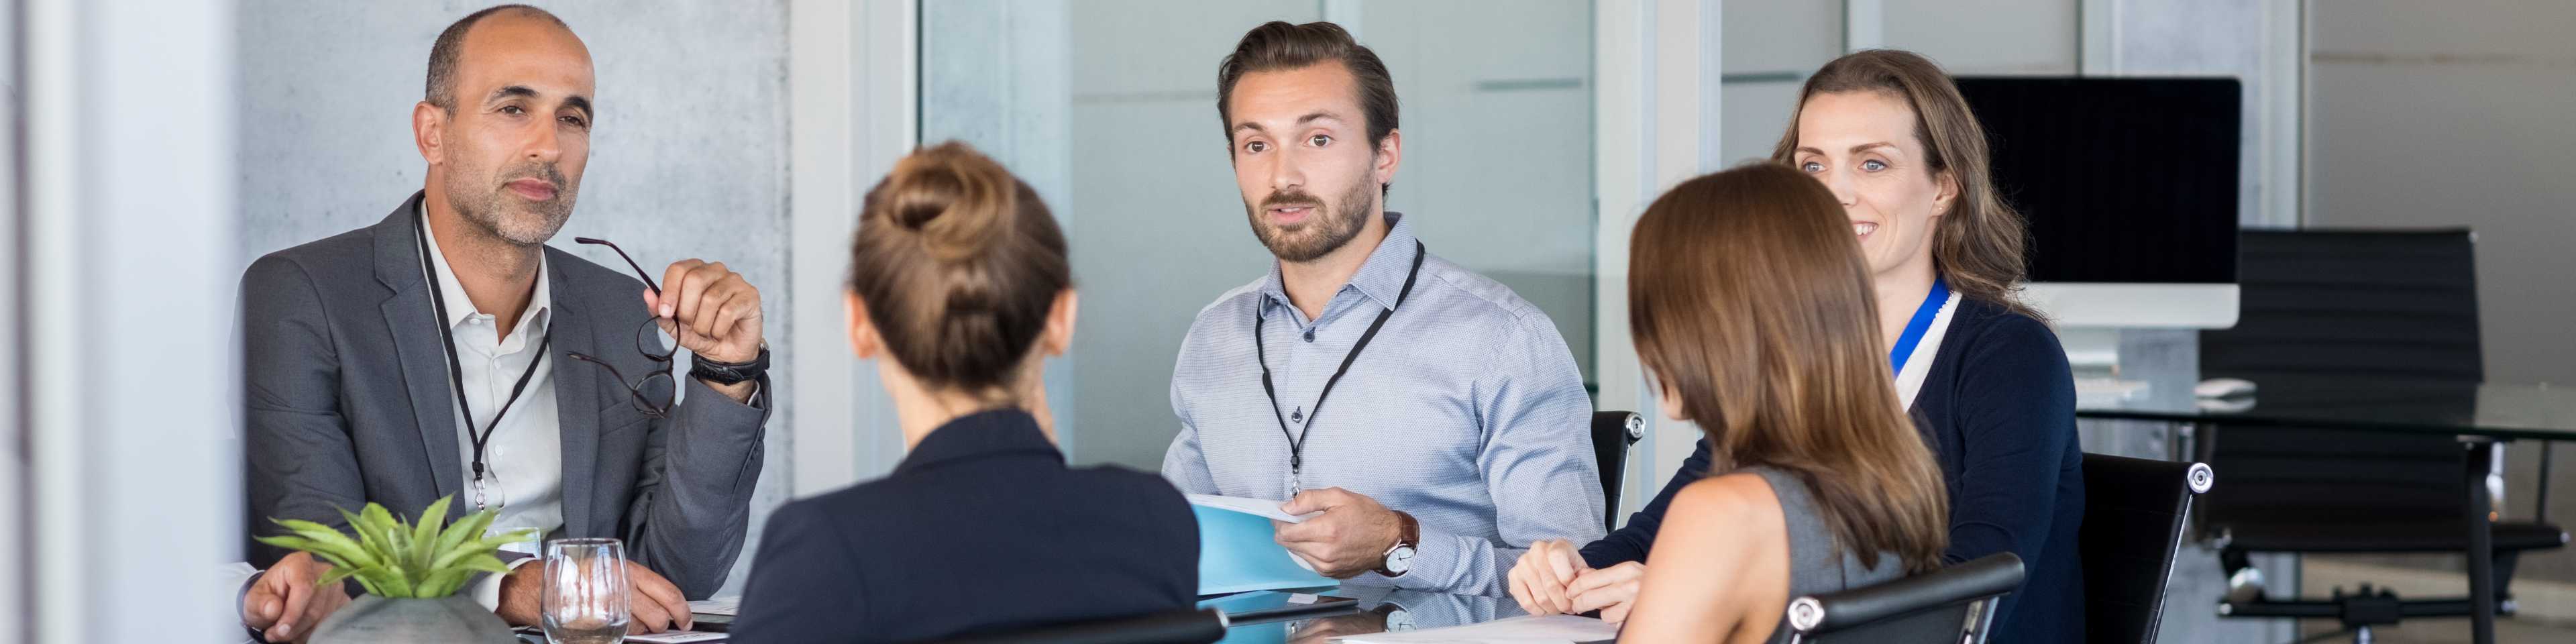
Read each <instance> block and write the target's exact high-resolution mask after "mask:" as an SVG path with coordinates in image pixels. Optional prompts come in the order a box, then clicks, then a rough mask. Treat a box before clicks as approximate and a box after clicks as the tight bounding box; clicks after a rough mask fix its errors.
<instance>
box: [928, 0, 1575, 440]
mask: <svg viewBox="0 0 2576 644" xmlns="http://www.w3.org/2000/svg"><path fill="white" fill-rule="evenodd" d="M1593 13H1594V12H1593V8H1592V6H1591V3H1589V2H1561V1H1556V0H1511V1H1505V2H1495V1H1481V0H1434V1H1420V2H1351V1H1326V2H1316V1H1312V0H1309V1H1303V2H1267V3H1263V2H1240V3H1238V2H1225V3H1210V2H1197V1H1193V0H1038V1H1030V2H1013V1H1003V0H972V1H943V2H930V3H923V4H922V5H921V16H920V20H921V22H920V24H921V45H920V52H921V53H920V56H921V60H920V65H921V67H920V70H921V77H920V122H921V140H922V141H923V142H925V143H928V142H938V141H944V140H949V139H956V140H960V141H964V142H966V143H969V144H972V145H974V146H976V147H977V148H979V149H981V150H983V151H984V152H985V153H987V154H990V155H993V156H994V157H995V158H996V159H998V160H1000V161H1001V162H1002V163H1003V164H1004V165H1006V166H1008V167H1010V169H1011V170H1012V171H1013V172H1015V173H1018V174H1019V175H1020V176H1021V177H1022V178H1023V179H1025V180H1027V181H1028V182H1029V183H1030V185H1031V186H1033V187H1035V188H1036V189H1037V190H1038V192H1039V194H1040V195H1041V196H1043V197H1044V198H1045V199H1046V200H1047V203H1048V205H1049V206H1051V207H1052V208H1053V210H1054V212H1055V214H1056V217H1057V218H1058V220H1059V222H1060V223H1062V224H1063V225H1064V227H1065V230H1066V233H1067V235H1068V237H1069V242H1070V244H1071V247H1072V252H1073V264H1074V280H1075V282H1076V284H1077V287H1078V288H1080V289H1081V292H1082V304H1083V307H1082V308H1083V314H1082V318H1081V325H1080V327H1079V328H1078V331H1077V333H1076V339H1075V342H1074V349H1073V351H1072V352H1071V354H1070V355H1069V356H1067V357H1066V358H1063V359H1059V360H1058V361H1057V362H1056V363H1055V364H1053V365H1051V366H1050V367H1049V369H1048V371H1047V380H1048V383H1047V386H1048V396H1049V404H1050V405H1052V406H1053V408H1054V410H1055V413H1056V418H1057V422H1058V424H1059V425H1058V434H1059V438H1060V441H1061V442H1062V443H1063V444H1064V446H1065V448H1066V451H1067V453H1068V455H1069V456H1070V458H1071V459H1072V460H1073V461H1075V462H1077V463H1119V464H1124V465H1128V466H1132V467H1137V468H1141V469H1146V470H1153V469H1156V468H1158V467H1159V466H1160V465H1161V463H1162V456H1163V451H1164V449H1165V448H1166V447H1167V446H1169V445H1170V443H1171V440H1172V436H1173V435H1174V434H1175V433H1176V432H1177V431H1178V430H1179V425H1178V421H1177V420H1175V419H1174V417H1173V415H1172V410H1171V403H1170V395H1169V394H1170V383H1171V374H1172V364H1173V359H1174V358H1175V356H1176V354H1177V352H1178V350H1179V347H1180V343H1181V339H1182V336H1183V335H1184V334H1186V333H1187V332H1188V330H1189V326H1190V322H1191V320H1192V319H1193V318H1194V317H1195V316H1196V315H1197V313H1198V311H1199V309H1200V308H1202V307H1204V306H1206V305H1207V304H1208V302H1210V301H1213V300H1215V299H1216V297H1217V295H1219V294H1221V293H1224V292H1225V291H1227V290H1230V289H1233V288H1235V287H1238V286H1242V285H1244V284H1246V283H1249V282H1252V281H1254V280H1256V279H1259V278H1261V276H1262V275H1263V274H1264V273H1265V272H1266V271H1268V270H1269V267H1270V264H1271V259H1270V255H1269V253H1268V251H1266V250H1265V249H1263V248H1262V246H1261V244H1260V242H1259V241H1258V240H1256V239H1255V238H1254V237H1253V235H1252V231H1251V230H1250V228H1249V226H1248V225H1247V224H1246V223H1245V219H1244V214H1243V201H1242V197H1241V194H1240V193H1239V192H1238V191H1237V189H1236V188H1235V183H1234V178H1233V171H1232V169H1231V168H1230V166H1229V165H1228V163H1227V156H1226V138H1225V134H1224V128H1223V127H1222V126H1221V125H1220V123H1219V120H1218V118H1217V116H1216V71H1217V63H1218V61H1219V60H1221V59H1223V58H1224V57H1225V55H1226V54H1228V53H1230V52H1232V51H1233V48H1234V44H1235V41H1236V40H1237V39H1239V38H1241V37H1242V35H1243V33H1244V32H1245V31H1247V30H1249V29H1251V28H1252V27H1254V26H1256V25H1259V24H1261V23H1263V22H1266V21H1270V20H1286V21H1290V22H1308V21H1314V20H1332V21H1334V22H1336V23H1339V24H1341V25H1343V26H1344V27H1345V28H1349V29H1351V30H1352V31H1353V32H1354V33H1355V34H1356V35H1357V36H1358V37H1359V39H1360V41H1361V43H1362V44H1366V45H1368V46H1369V47H1370V48H1371V49H1374V50H1375V51H1376V52H1377V53H1378V56H1379V57H1380V58H1382V59H1384V60H1385V61H1386V63H1387V66H1388V69H1389V71H1390V72H1391V73H1392V74H1393V75H1394V77H1395V87H1396V93H1397V96H1398V98H1399V99H1400V101H1401V105H1402V108H1401V109H1402V111H1401V114H1402V121H1401V130H1402V132H1403V133H1404V152H1405V156H1404V163H1403V165H1402V167H1401V168H1400V169H1399V170H1398V171H1397V174H1396V180H1395V182H1394V189H1393V193H1392V194H1391V195H1390V196H1389V197H1388V208H1389V209H1390V210H1395V211H1398V212H1403V213H1406V215H1407V217H1408V218H1409V220H1410V221H1411V222H1413V225H1414V226H1415V229H1416V231H1417V233H1418V234H1419V235H1420V236H1421V238H1422V239H1423V241H1424V243H1425V244H1427V245H1428V246H1429V248H1430V249H1431V250H1432V251H1433V252H1435V253H1438V254H1439V255H1441V256H1442V257H1445V258H1448V259H1450V260H1452V261H1455V262H1458V263H1459V264H1461V265H1464V266H1466V267H1467V268H1469V269H1471V270H1474V271H1477V272H1479V273H1482V274H1484V275H1486V276H1489V277H1492V278H1494V279H1496V280H1498V281H1501V282H1502V283H1504V284H1505V285H1508V286H1510V287H1511V288H1512V289H1513V290H1514V291H1516V292H1518V293H1519V294H1520V295H1521V297H1523V298H1525V299H1528V300H1529V301H1531V302H1532V303H1534V304H1536V305H1538V307H1539V308H1541V309H1542V310H1545V311H1546V312H1547V314H1548V315H1549V316H1550V317H1551V318H1553V319H1554V321H1555V322H1556V326H1557V329H1558V330H1559V331H1560V332H1561V333H1563V334H1564V335H1565V339H1566V344H1567V346H1569V347H1571V348H1572V349H1573V351H1574V354H1575V359H1576V361H1577V363H1578V364H1579V365H1581V367H1582V369H1583V371H1584V374H1585V380H1586V382H1587V383H1589V382H1593V378H1594V371H1593V362H1594V361H1593V353H1594V342H1593V320H1594V312H1593V308H1594V305H1593V302H1594V292H1593V290H1594V288H1595V287H1594V279H1593V265H1594V257H1593V248H1594V231H1595V228H1596V223H1595V214H1594V208H1593V177H1594V172H1593V168H1592V166H1593V158H1594V150H1593V136H1594V127H1593V118H1592V116H1593V115H1592V111H1593V105H1594V97H1593V91H1594V90H1593V83H1592V78H1591V76H1592V70H1593V60H1592V52H1593V25H1592V17H1593ZM1246 386H1257V385H1254V384H1251V383H1247V385H1246Z"/></svg>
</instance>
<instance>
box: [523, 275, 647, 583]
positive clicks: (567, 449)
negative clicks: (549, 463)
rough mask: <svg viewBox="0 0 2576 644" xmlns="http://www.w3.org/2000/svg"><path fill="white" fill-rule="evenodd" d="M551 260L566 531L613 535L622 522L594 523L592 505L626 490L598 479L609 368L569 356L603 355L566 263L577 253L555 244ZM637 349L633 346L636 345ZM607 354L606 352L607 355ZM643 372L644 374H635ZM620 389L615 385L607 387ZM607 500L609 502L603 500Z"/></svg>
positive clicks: (611, 500) (551, 328) (581, 534)
mask: <svg viewBox="0 0 2576 644" xmlns="http://www.w3.org/2000/svg"><path fill="white" fill-rule="evenodd" d="M545 252H546V255H547V257H546V261H547V263H548V264H549V265H550V266H552V267H553V270H549V271H546V279H547V280H548V284H547V287H548V288H551V289H554V303H553V307H554V312H553V313H552V314H551V315H552V316H553V317H552V318H551V319H550V320H549V321H548V322H547V324H546V328H547V330H548V332H550V333H552V334H554V344H555V348H554V351H553V354H552V355H551V356H550V358H551V359H553V360H554V372H553V374H552V377H553V378H554V380H555V416H556V418H558V419H559V421H560V422H561V426H560V427H561V429H560V431H559V433H560V434H561V435H562V440H563V518H564V534H566V535H570V536H575V537H603V536H605V537H613V536H620V535H618V534H617V529H618V526H613V525H612V526H605V527H604V529H600V528H601V527H600V526H593V525H591V511H592V508H593V507H595V506H596V505H598V504H599V503H600V502H605V503H610V504H615V503H617V502H618V501H619V499H620V498H621V497H622V496H623V495H624V492H625V490H622V489H602V488H601V487H600V486H598V485H595V483H597V481H595V480H594V479H595V478H596V477H597V476H598V471H599V432H600V427H599V407H600V405H601V404H602V403H601V402H600V398H599V392H600V391H601V390H602V388H603V386H602V385H600V384H599V379H600V378H602V377H605V376H602V375H601V374H602V373H604V372H606V371H607V370H605V369H601V368H599V367H598V366H596V365H591V364H586V363H583V362H582V361H580V360H574V359H571V358H567V357H564V354H565V353H568V352H580V353H581V354H582V355H589V356H599V355H600V350H599V343H598V341H597V338H596V334H594V333H592V332H591V328H590V325H591V323H592V322H593V320H592V319H591V318H590V317H589V316H588V315H585V313H587V311H584V310H583V308H582V307H581V306H580V304H581V303H582V299H581V298H582V292H581V291H577V290H574V287H573V285H572V284H570V283H569V282H568V281H567V280H566V279H565V278H564V271H563V267H564V266H568V265H571V263H572V261H573V260H572V257H571V256H570V255H565V254H562V253H561V252H560V251H557V250H555V249H553V248H547V249H546V251H545ZM630 351H631V349H630ZM601 357H603V358H604V357H606V356H601ZM630 377H641V376H630ZM607 387H608V388H614V387H615V386H614V385H609V386H607ZM600 499H605V501H599V500H600Z"/></svg>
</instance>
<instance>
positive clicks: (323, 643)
mask: <svg viewBox="0 0 2576 644" xmlns="http://www.w3.org/2000/svg"><path fill="white" fill-rule="evenodd" d="M310 641H311V642H312V644H433V643H435V644H445V643H447V642H463V643H468V644H516V643H517V642H518V641H519V638H518V636H517V635H515V634H512V633H511V632H510V625H509V624H508V623H505V622H502V621H501V616H499V615H494V614H492V611H491V610H490V609H486V608H484V607H483V605H482V604H476V603H474V599H473V598H471V597H466V596H465V595H464V594H461V593H460V594H455V595H448V596H446V597H440V598H437V599H386V598H383V597H377V596H375V595H362V596H359V597H358V598H357V599H356V600H352V601H350V602H349V605H347V606H342V607H340V610H338V611H335V612H332V613H331V617H330V618H328V619H324V620H322V624H321V625H319V626H316V627H314V628H313V639H312V640H310Z"/></svg>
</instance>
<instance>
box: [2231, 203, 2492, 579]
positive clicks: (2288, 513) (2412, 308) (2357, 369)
mask: <svg viewBox="0 0 2576 644" xmlns="http://www.w3.org/2000/svg"><path fill="white" fill-rule="evenodd" d="M2238 247H2239V249H2240V253H2241V255H2242V258H2241V259H2240V261H2239V263H2238V268H2237V280H2238V283H2239V284H2240V289H2241V290H2240V294H2241V299H2242V306H2241V310H2242V313H2241V314H2240V315H2239V316H2238V319H2237V323H2236V328H2233V329H2226V330H2217V331H2204V332H2201V334H2200V355H2201V358H2200V371H2201V376H2202V377H2204V378H2215V377H2233V378H2244V379H2247V380H2251V381H2254V383H2255V403H2256V404H2257V405H2258V406H2261V405H2266V404H2269V405H2274V406H2296V404H2298V402H2299V401H2296V400H2294V397H2295V396H2297V395H2299V392H2297V391H2273V390H2268V389H2266V388H2264V387H2263V383H2264V381H2266V380H2267V379H2299V378H2324V379H2333V380H2355V379H2357V380H2368V381H2374V382H2378V383H2403V384H2404V385H2406V386H2404V387H2397V388H2392V389H2391V395H2402V396H2407V397H2409V398H2410V399H2411V400H2409V401H2408V403H2409V405H2410V406H2415V407H2427V406H2456V407H2460V408H2462V410H2463V413H2465V411H2466V409H2468V408H2470V407H2471V406H2473V405H2474V404H2475V400H2476V398H2475V396H2476V391H2475V388H2476V383H2477V382H2478V381H2480V380H2482V379H2483V378H2484V376H2485V369H2484V366H2483V365H2484V364H2485V363H2484V358H2483V356H2482V354H2481V353H2480V347H2479V339H2478V337H2479V336H2478V305H2477V277H2476V264H2477V262H2476V253H2475V236H2474V235H2473V234H2472V233H2471V232H2470V231H2468V230H2467V229H2445V230H2387V231H2376V230H2373V231H2365V230H2316V229H2307V230H2295V231H2278V230H2248V231H2245V232H2244V234H2243V237H2242V241H2241V243H2240V244H2239V246H2238ZM2221 429H2222V428H2221V427H2209V426H2205V427H2202V428H2200V430H2199V431H2200V432H2201V433H2200V434H2199V435H2198V436H2197V442H2198V443H2199V445H2200V452H2199V454H2197V455H2196V457H2197V458H2198V459H2199V460H2201V461H2202V462H2205V463H2208V464H2209V465H2210V466H2212V467H2215V468H2218V469H2219V470H2222V471H2225V472H2227V479H2228V486H2227V488H2226V489H2223V490H2219V491H2217V492H2214V493H2212V494H2210V495H2209V496H2208V497H2207V498H2204V499H2201V504H2202V507H2201V519H2202V521H2203V522H2204V523H2205V525H2204V528H2205V529H2207V530H2210V531H2212V532H2213V533H2215V534H2224V533H2225V532H2226V531H2227V530H2228V528H2229V527H2230V526H2231V525H2239V524H2248V523H2289V522H2296V523H2302V524H2308V525H2332V524H2336V523H2345V522H2389V521H2456V520H2458V518H2457V517H2458V514H2459V499H2460V495H2462V494H2466V493H2467V490H2466V488H2465V487H2464V486H2465V483H2463V482H2461V481H2460V477H2459V471H2460V468H2461V467H2463V465H2462V463H2461V460H2460V459H2461V458H2463V455H2462V453H2461V451H2460V449H2459V446H2458V444H2457V443H2456V442H2454V441H2452V440H2451V438H2450V437H2447V436H2408V435H2363V434H2351V433H2335V432H2328V431H2326V430H2319V429H2311V428H2297V427H2261V428H2256V427H2247V426H2236V425H2229V426H2226V427H2224V428H2223V430H2224V436H2223V437H2222V436H2221V431H2220V430H2221Z"/></svg>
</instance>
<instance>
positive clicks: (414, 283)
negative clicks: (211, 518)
mask: <svg viewBox="0 0 2576 644" xmlns="http://www.w3.org/2000/svg"><path fill="white" fill-rule="evenodd" d="M420 199H421V196H420V194H418V193H414V194H413V195H412V197H411V199H410V200H408V201H405V202H404V203H403V205H402V206H401V207H398V208H395V209H394V212H393V214H391V215H388V216H386V217H385V219H384V221H383V222H381V223H378V224H376V225H373V226H368V227H366V228H361V229H358V230H353V231H349V232H346V233H342V234H339V235H336V236H333V237H330V238H328V239H323V240H321V241H316V242H312V243H308V244H304V245H302V246H297V247H294V248H289V249H286V250H282V251H278V252H275V253H270V254H269V255H268V256H266V257H261V258H260V259H259V261H257V262H253V263H252V264H251V266H250V270H248V271H246V272H244V273H243V275H242V282H241V312H242V313H241V324H242V336H243V344H244V350H245V355H244V357H243V360H242V368H243V371H244V376H245V378H244V383H245V386H244V388H243V392H242V393H243V394H244V396H245V398H246V399H247V400H246V408H245V418H246V420H247V422H248V426H247V427H246V428H245V431H244V437H245V438H244V443H245V445H244V452H245V454H246V456H247V457H248V460H249V463H248V467H247V469H246V470H245V471H246V472H247V473H248V475H247V476H246V477H245V481H244V483H245V484H246V486H247V488H248V498H249V510H250V513H251V514H250V517H249V520H250V523H249V524H248V525H249V526H250V527H251V531H252V532H253V533H255V534H262V535H266V534H280V533H282V532H283V530H282V529H281V528H279V527H277V525H276V524H274V523H271V522H269V518H271V517H275V518H280V519H304V520H307V521H315V522H319V523H323V524H326V525H332V526H336V527H340V528H343V529H346V528H347V525H346V522H345V521H344V520H342V519H341V517H340V514H339V512H338V510H337V509H339V508H347V509H349V510H351V511H355V510H357V509H359V508H361V507H364V506H365V505H366V504H367V503H368V502H371V501H372V502H376V503H381V504H384V506H385V508H386V509H388V510H392V511H393V512H394V513H395V514H397V515H408V514H416V513H418V512H420V511H421V510H422V509H423V508H427V507H428V506H429V504H430V502H432V501H436V500H438V498H439V497H441V496H445V495H451V494H456V495H458V498H459V499H462V498H463V495H462V494H460V491H461V490H462V489H463V486H464V484H465V481H464V479H463V478H461V474H460V472H461V471H462V470H463V469H465V468H464V466H463V464H461V463H459V462H458V460H459V459H458V458H457V443H458V440H459V439H458V438H457V433H458V430H457V428H456V421H455V414H456V412H455V409H456V407H455V405H456V402H455V400H454V398H453V397H452V395H451V394H450V392H451V391H453V389H451V388H450V387H449V384H448V374H447V362H446V357H445V351H446V348H445V347H444V346H442V345H441V344H440V342H439V334H438V326H437V324H438V322H437V319H436V318H437V316H436V314H434V313H432V312H431V308H430V301H429V298H430V296H429V287H428V285H427V283H426V282H425V281H424V280H425V277H424V276H423V273H422V268H421V256H420V247H419V246H418V242H417V241H416V240H415V238H414V236H413V235H414V232H413V231H414V230H415V229H416V228H417V223H416V221H417V220H416V219H415V217H416V215H415V214H414V212H415V210H414V208H415V207H416V206H417V204H418V202H419V201H420ZM545 252H546V259H547V261H548V265H549V266H550V267H552V270H549V271H547V275H546V279H548V280H551V281H550V282H549V286H550V288H551V289H552V290H553V293H554V303H553V309H552V313H551V318H550V326H549V330H550V332H551V333H552V334H553V336H554V348H553V349H552V351H553V353H554V356H553V357H554V358H555V360H554V366H553V372H552V376H551V377H552V378H554V382H555V396H556V405H555V406H556V409H557V413H558V415H559V416H560V417H561V419H562V422H561V426H562V433H563V476H564V481H563V517H564V526H563V535H564V536H569V537H617V538H621V539H624V540H625V541H626V547H627V552H626V554H627V557H628V558H630V559H633V560H634V561H635V562H637V563H640V564H643V565H645V566H648V567H650V568H652V569H653V570H654V571H656V572H659V573H661V574H662V575H663V576H664V577H667V578H669V579H670V580H671V581H672V583H674V584H677V585H678V586H679V587H680V590H681V592H683V593H686V594H687V595H688V596H690V597H705V596H707V595H709V594H711V593H714V592H715V590H716V588H717V587H718V586H721V585H723V584H724V579H725V573H726V571H727V570H729V569H731V568H732V567H733V562H734V557H735V555H737V554H740V553H741V551H742V545H743V537H744V531H745V527H746V526H747V524H748V522H749V514H750V503H751V492H752V484H753V482H755V481H757V480H759V478H760V463H761V425H762V423H763V422H764V421H765V419H766V417H767V412H766V411H764V410H763V409H760V408H756V407H752V406H746V405H742V404H739V403H735V402H734V401H733V400H732V399H729V398H726V397H725V396H724V395H723V394H719V393H716V392H715V390H713V389H710V388H708V387H707V386H706V385H705V384H703V383H701V382H699V381H698V380H697V379H696V378H691V377H688V374H687V373H686V372H687V370H688V365H686V364H682V365H679V366H678V367H677V369H678V371H679V373H675V374H673V375H675V376H677V377H678V378H679V380H680V381H681V382H683V383H686V384H684V385H682V386H684V387H687V391H686V392H685V393H683V394H682V399H683V400H682V402H681V404H680V405H679V407H678V408H677V409H674V410H672V413H671V415H670V417H669V418H666V419H653V418H648V417H646V416H644V415H643V414H642V413H641V412H639V411H637V410H636V409H635V407H634V405H633V404H632V402H631V398H632V397H631V396H630V395H629V394H628V392H627V389H626V388H625V387H624V386H623V385H621V384H620V383H616V382H613V381H612V378H611V377H610V376H609V375H608V373H607V370H606V369H601V368H599V367H598V366H597V365H592V364H588V363H585V362H582V361H579V360H573V359H569V358H565V357H564V356H563V354H564V353H565V352H573V351H577V352H580V353H582V354H584V355H589V356H594V357H598V358H601V359H604V360H607V361H609V362H611V363H614V364H615V365H616V366H617V370H618V371H620V372H622V373H624V374H626V377H628V378H641V377H643V375H642V374H645V373H648V372H650V371H652V370H653V369H654V368H655V365H654V364H653V363H651V362H649V361H647V360H646V359H645V358H644V356H643V354H642V353H640V352H637V351H636V350H635V349H634V348H633V347H634V340H633V339H632V338H633V337H634V334H635V330H636V329H637V328H638V327H639V326H641V325H642V324H643V323H644V320H645V318H647V317H648V314H647V313H646V311H645V310H644V303H643V298H641V297H638V295H637V294H639V293H642V292H643V284H642V283H640V282H638V281H636V280H635V278H634V277H632V276H629V275H627V274H625V273H622V272H619V271H616V270H612V269H609V268H605V267H602V266H600V265H598V264H593V263H591V262H589V261H586V260H583V259H581V258H579V257H574V256H573V255H571V254H569V253H565V252H563V251H559V250H556V249H554V248H547V249H545ZM763 389H764V390H766V389H767V387H766V386H764V387H763ZM769 395H770V393H769V392H767V391H764V392H763V393H762V394H761V396H762V397H764V398H766V397H767V396H769ZM468 505H469V504H467V503H463V502H461V501H460V502H457V503H454V504H452V505H451V507H452V508H453V510H452V511H451V513H450V514H451V516H450V519H454V518H456V517H461V516H463V515H464V514H465V510H466V508H467V506H468ZM247 548H248V549H249V559H250V561H251V563H252V564H253V565H256V566H259V567H262V568H265V567H267V566H269V565H270V564H273V563H275V562H276V561H277V559H278V558H280V557H283V556H285V554H286V551H283V550H280V549H277V548H273V547H270V546H266V545H263V544H259V543H257V542H249V544H248V546H247Z"/></svg>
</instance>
